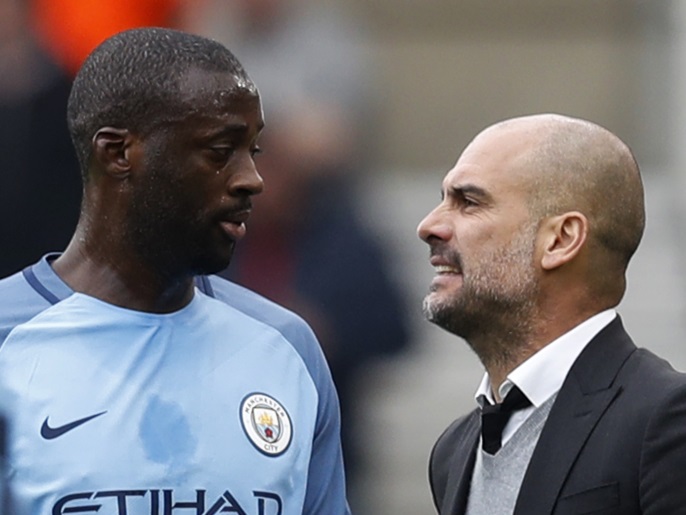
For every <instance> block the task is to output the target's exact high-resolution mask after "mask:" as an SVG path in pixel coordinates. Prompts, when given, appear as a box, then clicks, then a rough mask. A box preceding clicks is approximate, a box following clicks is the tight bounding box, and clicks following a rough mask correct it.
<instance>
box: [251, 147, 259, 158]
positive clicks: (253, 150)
mask: <svg viewBox="0 0 686 515" xmlns="http://www.w3.org/2000/svg"><path fill="white" fill-rule="evenodd" d="M261 153H262V149H261V148H260V147H253V148H251V149H250V155H251V156H253V157H255V156H258V155H260V154H261Z"/></svg>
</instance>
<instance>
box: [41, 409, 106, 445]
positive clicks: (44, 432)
mask: <svg viewBox="0 0 686 515" xmlns="http://www.w3.org/2000/svg"><path fill="white" fill-rule="evenodd" d="M105 413H107V411H101V412H100V413H96V414H95V415H91V416H89V417H84V418H80V419H78V420H74V422H70V423H69V424H65V425H63V426H59V427H50V425H49V424H48V418H50V417H46V418H45V421H44V422H43V425H42V426H41V428H40V435H41V436H42V437H43V438H45V439H46V440H52V439H54V438H57V437H59V436H62V435H63V434H64V433H68V432H69V431H71V430H72V429H76V428H77V427H79V426H80V425H81V424H85V423H86V422H88V421H89V420H93V419H94V418H96V417H99V416H100V415H104V414H105Z"/></svg>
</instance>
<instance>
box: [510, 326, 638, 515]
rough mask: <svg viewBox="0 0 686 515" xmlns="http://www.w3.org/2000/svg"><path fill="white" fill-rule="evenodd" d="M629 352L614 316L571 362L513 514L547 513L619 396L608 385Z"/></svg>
mask: <svg viewBox="0 0 686 515" xmlns="http://www.w3.org/2000/svg"><path fill="white" fill-rule="evenodd" d="M635 350H636V346H635V345H634V344H633V342H632V341H631V339H630V338H629V336H628V335H627V333H626V332H625V331H624V328H623V327H622V323H621V320H620V319H619V317H617V318H616V319H615V320H614V321H612V322H611V323H610V324H609V325H608V326H607V327H605V328H604V329H603V330H602V331H601V332H600V333H598V335H597V336H596V337H595V338H594V339H593V340H591V342H590V343H589V344H588V346H587V347H586V348H585V349H584V351H583V352H582V353H581V355H580V356H579V358H577V360H576V362H575V363H574V365H573V366H572V369H571V370H570V372H569V374H568V375H567V378H566V379H565V382H564V384H563V385H562V388H561V389H560V391H559V393H558V395H557V398H556V399H555V404H554V405H553V407H552V409H551V410H550V414H549V415H548V420H547V421H546V424H545V426H544V427H543V431H542V432H541V436H540V438H539V440H538V444H537V445H536V449H535V450H534V453H533V456H532V457H531V461H530V462H529V466H528V468H527V471H526V474H525V476H524V480H523V482H522V486H521V488H520V491H519V496H518V498H517V505H516V507H515V511H514V513H515V515H536V514H546V515H547V514H550V513H553V509H554V506H555V503H556V501H557V499H558V496H559V493H560V490H561V489H562V485H563V484H564V481H565V479H566V478H567V476H568V474H569V471H570V470H571V468H572V466H573V464H574V461H575V460H576V457H577V456H578V454H579V452H580V451H581V449H582V447H583V445H584V443H585V442H586V440H587V439H588V437H589V435H590V434H591V431H592V430H593V428H594V427H595V425H596V424H597V423H598V420H600V418H601V417H602V415H603V413H605V411H606V410H607V408H608V406H610V404H611V403H612V401H613V400H614V399H615V398H616V397H617V396H618V395H620V394H621V390H622V388H621V385H618V384H614V379H615V377H616V376H617V374H618V372H619V370H620V368H621V366H622V364H623V363H624V362H625V361H626V359H627V358H628V357H629V355H630V354H631V353H632V352H634V351H635Z"/></svg>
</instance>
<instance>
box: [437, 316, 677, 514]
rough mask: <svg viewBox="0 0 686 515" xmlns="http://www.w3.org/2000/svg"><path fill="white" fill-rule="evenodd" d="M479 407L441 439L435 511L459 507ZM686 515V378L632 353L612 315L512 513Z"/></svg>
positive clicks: (555, 415)
mask: <svg viewBox="0 0 686 515" xmlns="http://www.w3.org/2000/svg"><path fill="white" fill-rule="evenodd" d="M480 426H481V421H480V416H479V412H478V410H475V411H473V412H471V413H470V414H469V415H467V416H465V417H463V418H461V419H458V420H456V421H455V422H453V423H452V425H450V427H448V429H447V430H446V431H445V432H444V433H443V434H442V435H441V437H440V438H439V440H438V442H437V443H436V445H435V446H434V448H433V451H432V453H431V459H430V468H429V479H430V483H431V490H432V493H433V498H434V503H435V505H436V508H437V509H438V512H439V513H440V514H441V515H460V514H463V513H464V512H465V509H466V501H467V496H468V495H469V483H470V480H471V474H472V469H473V467H474V460H475V456H476V450H477V445H478V442H479V432H480ZM582 513H589V514H590V513H592V514H594V515H610V514H613V515H633V514H637V515H638V514H643V515H648V514H654V515H674V514H686V374H681V373H679V372H676V371H675V370H674V369H673V368H672V367H671V366H670V365H669V364H668V363H667V362H666V361H664V360H662V359H660V358H658V357H657V356H655V355H654V354H652V353H651V352H649V351H647V350H645V349H638V348H637V347H636V346H635V345H634V343H633V342H632V341H631V338H630V337H629V335H628V334H627V333H626V331H625V330H624V327H623V326H622V323H621V320H620V319H619V317H617V318H616V319H615V320H614V321H612V322H611V323H610V324H609V325H608V326H607V327H605V328H604V329H603V330H602V331H601V332H600V333H599V334H598V335H597V336H596V337H595V338H594V339H593V340H592V341H591V342H590V343H589V345H588V346H587V347H586V348H585V349H584V351H583V352H582V353H581V355H580V356H579V357H578V358H577V360H576V362H575V363H574V365H573V366H572V369H571V370H570V372H569V374H568V375H567V378H566V379H565V381H564V383H563V385H562V388H561V389H560V391H559V393H558V396H557V399H556V400H555V404H553V407H552V409H551V411H550V414H549V416H548V420H547V421H546V423H545V426H544V427H543V430H542V432H541V436H540V439H539V441H538V444H537V446H536V448H535V450H534V453H533V456H532V457H531V461H530V463H529V466H528V469H527V471H526V474H525V476H524V480H523V483H522V486H521V489H520V491H519V496H518V498H517V504H516V507H515V511H514V515H551V514H554V515H567V514H582Z"/></svg>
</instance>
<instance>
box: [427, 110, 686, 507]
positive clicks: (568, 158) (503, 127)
mask: <svg viewBox="0 0 686 515" xmlns="http://www.w3.org/2000/svg"><path fill="white" fill-rule="evenodd" d="M442 192H443V198H442V200H441V202H440V203H439V204H438V206H437V207H436V208H435V209H434V210H433V211H431V212H430V213H429V214H428V215H427V216H426V218H425V219H424V220H423V221H422V222H421V223H420V225H419V228H418V233H419V236H420V238H421V239H422V240H424V241H425V242H426V243H427V244H428V245H429V247H430V250H431V264H432V265H433V266H434V268H435V271H436V275H435V277H434V279H433V280H432V283H431V287H430V292H429V294H428V295H427V297H426V299H425V301H424V310H425V314H426V316H427V318H428V319H429V320H430V321H431V322H433V323H435V324H437V325H439V326H440V327H442V328H444V329H446V330H447V331H449V332H451V333H454V334H455V335H457V336H460V337H462V338H464V339H465V340H466V341H467V343H468V344H469V345H470V346H471V348H472V349H473V350H474V351H475V353H476V354H477V355H478V357H479V359H480V361H481V362H482V364H483V365H484V368H485V375H484V377H483V380H482V382H481V384H480V385H479V387H478V390H477V395H476V403H477V407H476V409H475V410H474V411H472V412H471V413H469V414H467V415H466V416H464V417H462V418H459V419H458V420H456V421H455V422H453V423H452V424H451V425H450V426H449V427H448V428H447V430H446V431H445V432H444V433H443V434H442V435H441V436H440V438H439V439H438V441H437V443H436V444H435V446H434V448H433V450H432V453H431V458H430V471H429V472H430V482H431V489H432V494H433V498H434V502H435V505H436V508H437V511H438V512H439V513H440V514H441V515H448V514H450V515H462V514H466V515H505V514H508V515H509V514H515V515H550V514H554V515H566V514H582V513H593V514H596V515H610V514H616V515H633V514H636V515H638V514H643V515H648V514H655V515H671V514H679V513H684V514H686V375H684V374H681V373H679V372H676V371H675V370H674V369H673V368H672V367H671V366H670V365H669V364H668V363H667V362H666V361H664V360H662V359H660V358H658V357H657V356H655V355H654V354H652V353H651V352H649V351H647V350H645V349H640V348H637V347H636V345H635V344H634V342H633V341H632V340H631V338H630V337H629V335H628V334H627V332H626V331H625V330H624V327H623V325H622V322H621V319H620V317H619V315H618V314H617V312H616V310H615V308H616V306H617V305H618V304H619V302H620V300H621V299H622V296H623V295H624V291H625V289H626V277H625V274H626V269H627V266H628V264H629V261H630V259H631V257H632V255H633V254H634V252H635V250H636V248H637V247H638V244H639V242H640V240H641V237H642V234H643V229H644V225H645V211H644V198H643V197H644V195H643V186H642V182H641V177H640V173H639V169H638V165H637V163H636V160H635V159H634V156H633V154H632V152H631V150H630V149H629V147H628V146H627V145H626V144H625V143H624V142H622V141H621V140H620V139H619V138H618V137H617V136H615V135H614V134H612V133H611V132H609V131H608V130H606V129H604V128H602V127H599V126H598V125H595V124H593V123H590V122H588V121H585V120H579V119H574V118H570V117H566V116H560V115H553V114H545V115H534V116H526V117H521V118H515V119H511V120H506V121H503V122H500V123H497V124H495V125H493V126H491V127H489V128H487V129H486V130H484V131H483V132H481V133H480V134H479V135H478V136H477V137H476V138H475V139H474V140H473V141H472V142H471V143H470V144H469V145H468V146H467V148H466V149H465V151H464V152H463V154H462V155H461V156H460V158H459V160H458V161H457V164H456V165H455V167H454V168H453V169H452V170H450V171H449V172H448V174H447V175H446V177H445V179H444V181H443V188H442ZM496 419H497V421H498V422H497V423H496Z"/></svg>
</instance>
